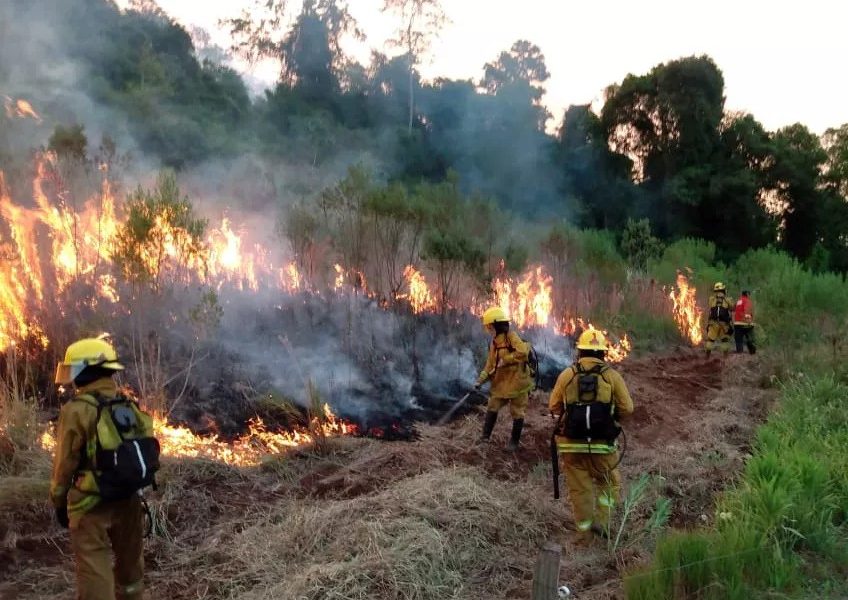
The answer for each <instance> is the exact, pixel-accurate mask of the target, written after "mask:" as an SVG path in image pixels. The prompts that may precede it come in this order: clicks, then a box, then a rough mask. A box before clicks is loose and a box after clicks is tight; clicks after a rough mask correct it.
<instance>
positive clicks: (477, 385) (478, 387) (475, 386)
mask: <svg viewBox="0 0 848 600" xmlns="http://www.w3.org/2000/svg"><path fill="white" fill-rule="evenodd" d="M481 387H483V384H482V383H480V382H479V381H478V382H477V383H475V384H474V391H475V392H479V391H480V388H481Z"/></svg>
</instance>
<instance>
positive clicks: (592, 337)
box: [577, 329, 607, 352]
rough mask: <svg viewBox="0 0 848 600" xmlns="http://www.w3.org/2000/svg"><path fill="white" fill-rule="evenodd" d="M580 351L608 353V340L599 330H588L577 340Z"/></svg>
mask: <svg viewBox="0 0 848 600" xmlns="http://www.w3.org/2000/svg"><path fill="white" fill-rule="evenodd" d="M577 349H578V350H601V351H603V352H606V351H607V338H605V337H604V334H603V333H601V332H600V331H598V330H597V329H587V330H586V331H584V332H583V333H581V334H580V337H579V338H577Z"/></svg>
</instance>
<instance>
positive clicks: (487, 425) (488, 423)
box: [480, 410, 498, 442]
mask: <svg viewBox="0 0 848 600" xmlns="http://www.w3.org/2000/svg"><path fill="white" fill-rule="evenodd" d="M497 420H498V413H496V412H495V411H493V410H488V411H486V420H485V421H484V422H483V435H481V436H480V441H481V442H488V441H489V437H491V435H492V430H493V429H494V428H495V421H497Z"/></svg>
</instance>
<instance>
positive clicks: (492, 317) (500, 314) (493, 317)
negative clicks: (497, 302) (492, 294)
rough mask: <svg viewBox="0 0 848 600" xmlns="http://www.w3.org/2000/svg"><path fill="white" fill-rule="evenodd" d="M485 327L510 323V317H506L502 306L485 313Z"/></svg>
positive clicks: (489, 309) (487, 310)
mask: <svg viewBox="0 0 848 600" xmlns="http://www.w3.org/2000/svg"><path fill="white" fill-rule="evenodd" d="M482 320H483V325H491V324H492V323H494V322H496V321H507V322H508V321H509V317H507V316H506V313H505V312H504V310H503V309H502V308H501V307H500V306H493V307H492V308H487V309H486V312H484V313H483V319H482Z"/></svg>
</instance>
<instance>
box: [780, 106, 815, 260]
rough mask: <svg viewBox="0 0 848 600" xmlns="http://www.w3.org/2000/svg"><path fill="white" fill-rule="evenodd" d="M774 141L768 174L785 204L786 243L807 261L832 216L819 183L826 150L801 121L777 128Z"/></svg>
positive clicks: (784, 242) (791, 251)
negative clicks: (825, 208)
mask: <svg viewBox="0 0 848 600" xmlns="http://www.w3.org/2000/svg"><path fill="white" fill-rule="evenodd" d="M772 143H773V148H774V158H773V162H772V163H771V164H770V165H769V167H768V177H769V179H770V187H771V188H772V189H773V190H774V191H775V193H776V196H777V199H778V201H779V202H780V203H781V204H782V209H783V210H782V217H783V234H782V238H783V239H782V242H783V246H784V247H785V248H786V250H788V251H789V252H790V253H791V254H793V255H794V256H796V257H797V258H799V259H801V260H805V259H807V258H808V257H809V256H810V254H811V253H812V251H813V248H814V246H815V245H816V243H818V242H820V241H822V237H823V236H822V233H823V230H824V228H825V227H824V223H825V221H826V220H827V219H828V218H829V216H828V215H827V213H826V212H824V207H825V204H826V194H825V193H824V191H823V190H822V189H821V188H820V185H819V183H820V176H821V172H822V167H823V166H824V164H825V162H826V161H827V153H826V152H825V150H824V148H822V145H821V141H820V140H819V138H818V137H817V136H816V135H814V134H813V133H811V132H810V131H809V130H808V129H807V128H806V127H805V126H803V125H801V124H800V123H796V124H795V125H790V126H788V127H784V128H782V129H780V130H778V131H777V132H776V133H775V134H774V135H773V136H772Z"/></svg>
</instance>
